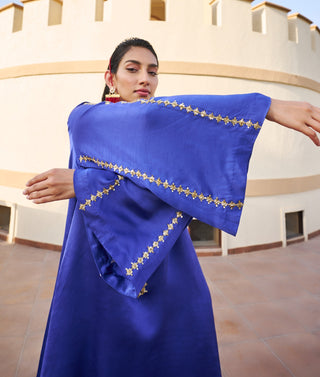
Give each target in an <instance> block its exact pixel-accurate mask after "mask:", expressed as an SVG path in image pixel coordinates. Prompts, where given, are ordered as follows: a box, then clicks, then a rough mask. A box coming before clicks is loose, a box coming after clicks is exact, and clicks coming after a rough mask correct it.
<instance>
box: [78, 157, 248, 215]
mask: <svg viewBox="0 0 320 377" xmlns="http://www.w3.org/2000/svg"><path fill="white" fill-rule="evenodd" d="M79 159H80V162H82V161H85V162H87V161H90V162H93V163H95V164H97V165H98V166H101V167H104V168H107V169H108V168H109V169H112V170H114V171H116V172H118V173H120V174H126V175H128V174H130V175H131V177H134V176H135V177H137V178H139V179H141V178H142V179H144V180H148V181H149V182H150V183H155V184H156V185H157V186H162V187H164V188H165V189H170V190H171V191H172V192H175V191H177V192H178V194H179V195H181V194H184V195H185V196H186V197H188V196H189V195H190V196H191V197H192V199H199V200H200V201H201V202H203V201H204V200H205V201H206V202H207V203H208V204H212V203H213V204H214V205H215V206H216V207H218V206H222V207H223V208H226V207H229V208H230V209H233V208H235V207H237V208H238V209H239V210H241V209H242V207H243V203H242V202H241V201H240V200H239V201H238V203H235V202H233V201H231V202H229V203H228V202H227V201H226V200H225V199H223V200H220V199H219V198H218V197H216V198H215V199H213V198H212V196H211V195H207V196H206V195H204V194H203V193H200V194H199V193H197V191H195V190H194V191H191V190H190V188H189V187H187V188H183V187H182V186H181V185H180V186H176V185H175V184H174V183H169V182H168V181H167V180H165V181H162V180H161V179H160V178H157V179H156V178H155V177H154V176H153V175H151V176H149V175H147V174H146V173H141V172H140V170H137V171H136V170H133V169H131V170H130V169H128V168H123V167H122V166H121V165H120V166H119V165H117V164H112V163H111V162H109V163H108V162H104V161H100V160H98V159H96V158H93V157H89V156H80V158H79Z"/></svg>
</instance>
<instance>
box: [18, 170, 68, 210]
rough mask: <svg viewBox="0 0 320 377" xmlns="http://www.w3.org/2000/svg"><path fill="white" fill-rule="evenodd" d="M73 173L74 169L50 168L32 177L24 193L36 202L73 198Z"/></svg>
mask: <svg viewBox="0 0 320 377" xmlns="http://www.w3.org/2000/svg"><path fill="white" fill-rule="evenodd" d="M73 174H74V170H73V169H51V170H48V171H46V172H44V173H41V174H39V175H36V176H35V177H34V178H32V179H30V181H28V182H27V183H26V186H27V187H26V188H25V190H24V191H23V194H24V195H26V196H27V199H29V200H32V201H33V203H36V204H41V203H48V202H53V201H56V200H63V199H70V198H73V197H75V192H74V187H73Z"/></svg>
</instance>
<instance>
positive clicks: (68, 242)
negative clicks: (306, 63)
mask: <svg viewBox="0 0 320 377" xmlns="http://www.w3.org/2000/svg"><path fill="white" fill-rule="evenodd" d="M157 69H158V59H157V56H156V54H155V52H154V50H153V49H152V47H151V46H150V44H149V43H148V42H146V41H143V40H139V39H131V40H127V41H125V42H123V43H122V44H120V45H119V46H118V48H117V49H116V50H115V52H114V54H113V56H112V57H111V61H110V65H109V70H108V71H107V72H106V75H105V78H106V83H107V86H108V87H109V88H114V89H115V90H116V92H117V93H118V94H119V95H120V99H121V102H119V103H117V104H108V105H105V104H103V103H100V104H98V105H90V104H83V105H80V106H79V107H77V108H76V109H75V110H74V111H73V112H72V114H71V115H70V118H69V132H70V139H71V165H70V167H71V168H72V169H70V170H68V169H54V170H51V171H49V172H46V173H43V174H40V175H38V176H37V177H35V178H33V179H32V180H31V181H29V182H28V184H27V188H26V190H25V191H24V193H25V194H26V195H27V197H28V199H31V200H33V201H34V202H35V203H44V202H49V201H53V200H59V199H66V198H72V199H71V200H70V205H69V212H68V218H67V225H66V234H65V239H64V246H63V251H62V255H61V262H60V266H59V271H58V277H57V283H56V288H55V293H54V296H53V300H52V306H51V309H50V314H49V320H48V324H47V329H46V334H45V340H44V344H43V349H42V354H41V359H40V365H39V371H38V376H39V377H40V376H41V377H49V376H59V377H64V376H68V377H70V376H71V377H72V376H77V377H79V376H83V377H87V376H88V377H89V376H90V377H91V376H96V377H100V376H101V377H102V376H108V377H119V376H125V375H130V376H139V377H141V376H148V377H149V376H152V377H156V376H159V377H160V376H161V377H163V376H166V377H170V376H180V375H181V376H187V377H188V376H190V377H195V376H202V377H206V376H208V377H209V376H210V377H212V376H220V375H221V373H220V366H219V356H218V349H217V343H216V336H215V329H214V321H213V314H212V307H211V300H210V294H209V291H208V288H207V286H206V283H205V279H204V277H203V275H202V272H201V269H200V266H199V263H198V260H197V257H196V255H195V252H194V249H193V246H192V242H191V240H190V237H189V235H188V232H187V231H186V227H187V225H188V223H189V222H190V220H191V218H192V216H195V217H197V218H199V219H200V220H202V221H206V222H207V223H209V224H211V225H214V226H216V227H219V228H221V229H223V230H225V231H227V232H229V233H232V234H235V233H236V231H237V227H238V223H239V219H240V214H241V209H242V205H243V198H244V191H245V184H246V172H247V168H248V162H249V159H250V155H251V150H252V147H253V144H254V141H255V139H256V137H257V135H258V132H259V130H260V128H261V124H262V122H263V120H264V118H265V116H266V117H267V119H269V120H272V121H277V122H279V123H280V124H282V125H284V126H287V127H290V128H293V129H295V130H298V131H300V132H303V133H304V134H306V135H307V136H309V137H310V138H311V139H312V140H313V142H314V143H315V144H316V145H318V146H319V145H320V143H319V139H318V136H317V134H316V132H315V131H317V132H319V131H320V110H319V109H318V108H316V107H313V106H311V105H307V104H303V103H293V102H286V101H278V100H272V101H271V100H270V99H269V98H268V97H265V96H262V95H258V94H252V95H244V96H226V97H222V96H216V97H215V96H177V97H175V98H171V97H166V98H159V99H155V100H154V99H153V96H154V93H155V90H156V87H157V82H158V81H157ZM137 100H139V101H137ZM197 145H201V148H197Z"/></svg>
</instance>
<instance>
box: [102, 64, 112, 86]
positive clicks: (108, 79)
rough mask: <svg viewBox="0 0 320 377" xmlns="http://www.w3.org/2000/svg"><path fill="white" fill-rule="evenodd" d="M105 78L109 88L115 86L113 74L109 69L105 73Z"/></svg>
mask: <svg viewBox="0 0 320 377" xmlns="http://www.w3.org/2000/svg"><path fill="white" fill-rule="evenodd" d="M104 80H105V82H106V84H107V85H108V87H109V88H113V74H112V73H111V71H110V70H109V69H108V70H107V71H106V73H105V74H104Z"/></svg>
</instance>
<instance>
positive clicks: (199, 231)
mask: <svg viewBox="0 0 320 377" xmlns="http://www.w3.org/2000/svg"><path fill="white" fill-rule="evenodd" d="M189 232H190V237H191V239H192V242H193V245H194V246H197V247H199V246H204V247H219V246H220V245H221V240H220V238H221V237H220V230H219V229H217V228H214V227H212V226H210V225H208V224H205V223H203V222H201V221H199V220H197V219H193V220H192V221H191V223H190V224H189Z"/></svg>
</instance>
